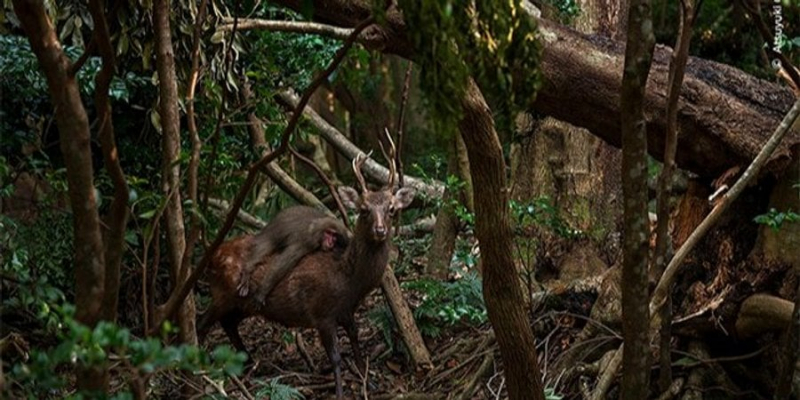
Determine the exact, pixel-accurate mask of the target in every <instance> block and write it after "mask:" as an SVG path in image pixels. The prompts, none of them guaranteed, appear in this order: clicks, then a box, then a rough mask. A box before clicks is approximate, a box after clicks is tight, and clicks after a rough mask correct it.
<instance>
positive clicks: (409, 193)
mask: <svg viewBox="0 0 800 400" xmlns="http://www.w3.org/2000/svg"><path fill="white" fill-rule="evenodd" d="M416 194H417V191H416V189H414V188H409V187H404V188H402V189H400V190H398V191H397V192H396V193H395V194H394V200H393V202H394V208H395V209H398V210H400V209H403V208H406V207H408V205H409V204H411V202H412V201H414V196H415V195H416Z"/></svg>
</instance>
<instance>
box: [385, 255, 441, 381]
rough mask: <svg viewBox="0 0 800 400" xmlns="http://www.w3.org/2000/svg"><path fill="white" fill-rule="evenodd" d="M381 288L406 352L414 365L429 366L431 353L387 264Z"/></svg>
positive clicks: (392, 271)
mask: <svg viewBox="0 0 800 400" xmlns="http://www.w3.org/2000/svg"><path fill="white" fill-rule="evenodd" d="M381 289H383V295H384V296H386V303H387V304H389V309H391V310H392V315H394V320H395V321H396V322H397V326H398V328H399V331H400V336H401V337H402V338H403V343H405V344H406V348H408V353H409V354H410V355H411V359H412V360H413V361H414V365H415V366H418V367H430V366H431V365H432V364H431V354H430V352H429V351H428V347H426V346H425V341H424V340H422V335H421V334H420V333H419V328H418V327H417V323H416V321H414V314H413V313H412V312H411V309H410V308H409V307H408V303H407V302H406V299H405V297H403V292H402V291H401V290H400V283H399V282H397V278H396V277H395V275H394V268H392V266H391V265H389V266H387V268H386V272H384V273H383V280H382V281H381Z"/></svg>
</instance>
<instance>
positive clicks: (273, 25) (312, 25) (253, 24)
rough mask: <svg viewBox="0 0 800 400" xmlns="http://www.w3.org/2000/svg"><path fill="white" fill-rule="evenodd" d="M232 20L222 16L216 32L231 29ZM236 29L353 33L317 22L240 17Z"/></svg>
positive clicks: (341, 36) (334, 34) (336, 36)
mask: <svg viewBox="0 0 800 400" xmlns="http://www.w3.org/2000/svg"><path fill="white" fill-rule="evenodd" d="M233 20H234V19H233V18H230V17H227V18H223V19H222V24H220V25H219V26H218V27H217V32H228V31H231V30H232V29H233ZM238 29H239V30H242V31H248V30H255V29H261V30H266V31H272V32H291V33H308V34H317V35H322V36H327V37H330V38H334V39H341V40H344V39H346V38H347V37H348V36H350V34H352V33H353V30H352V29H350V28H340V27H338V26H333V25H327V24H320V23H317V22H305V21H278V20H269V19H259V18H240V19H239V27H238Z"/></svg>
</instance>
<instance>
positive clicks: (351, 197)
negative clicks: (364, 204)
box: [338, 186, 359, 210]
mask: <svg viewBox="0 0 800 400" xmlns="http://www.w3.org/2000/svg"><path fill="white" fill-rule="evenodd" d="M338 191H339V197H341V198H342V203H343V204H344V206H345V207H347V208H349V209H351V210H356V209H358V200H359V196H358V191H356V190H355V189H353V188H351V187H350V186H339V187H338Z"/></svg>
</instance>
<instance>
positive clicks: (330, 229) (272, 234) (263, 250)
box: [238, 206, 350, 303]
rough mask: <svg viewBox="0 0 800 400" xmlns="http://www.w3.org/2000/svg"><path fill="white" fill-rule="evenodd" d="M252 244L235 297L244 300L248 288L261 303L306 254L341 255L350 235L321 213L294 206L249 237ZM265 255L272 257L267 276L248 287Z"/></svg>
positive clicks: (344, 228)
mask: <svg viewBox="0 0 800 400" xmlns="http://www.w3.org/2000/svg"><path fill="white" fill-rule="evenodd" d="M252 242H253V245H252V249H251V250H250V255H249V258H248V259H247V261H246V262H245V264H244V265H243V268H242V272H241V277H240V280H239V286H238V293H239V296H242V297H245V296H247V295H248V293H249V292H250V287H251V286H252V287H253V288H254V289H255V293H254V294H253V296H254V298H255V300H256V301H258V302H260V303H263V302H264V300H265V299H266V298H267V295H269V293H270V292H271V291H272V289H273V288H275V285H277V284H278V282H280V281H281V279H283V277H284V276H286V274H287V273H288V272H289V271H290V270H291V269H292V267H294V266H295V265H297V262H298V261H300V259H301V258H303V256H305V255H306V254H310V253H313V252H314V251H316V250H322V251H336V252H337V253H338V254H341V253H343V252H344V249H346V248H347V245H348V244H349V243H350V231H349V230H348V229H347V227H345V226H344V224H343V223H342V222H341V221H339V220H338V219H336V218H334V217H332V216H330V215H328V214H327V213H326V212H324V211H322V210H318V209H315V208H312V207H308V206H294V207H289V208H286V209H283V210H281V211H280V212H279V213H278V214H277V215H276V216H275V218H273V219H272V221H270V223H269V224H268V225H267V226H266V227H265V228H264V229H262V230H261V231H260V232H259V233H258V234H256V235H255V237H253V240H252ZM269 255H274V256H275V257H274V258H273V259H272V261H271V263H272V266H271V267H270V273H269V274H267V275H266V276H265V277H264V278H263V279H262V280H261V281H257V282H254V283H252V284H251V279H250V276H251V275H252V273H253V271H254V270H255V269H256V267H257V265H258V263H259V262H261V261H262V260H263V259H264V258H265V257H267V256H269Z"/></svg>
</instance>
